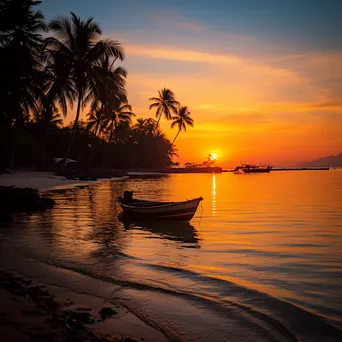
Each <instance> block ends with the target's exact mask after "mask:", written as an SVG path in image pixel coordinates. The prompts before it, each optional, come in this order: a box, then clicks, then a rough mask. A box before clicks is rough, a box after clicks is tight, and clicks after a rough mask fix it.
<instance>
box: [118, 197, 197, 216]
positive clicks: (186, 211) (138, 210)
mask: <svg viewBox="0 0 342 342" xmlns="http://www.w3.org/2000/svg"><path fill="white" fill-rule="evenodd" d="M202 200H203V198H202V197H198V198H194V199H191V200H189V201H183V202H152V201H145V200H139V199H132V200H131V201H129V202H127V201H125V200H124V197H118V198H117V202H118V203H119V205H120V206H121V208H122V210H123V211H124V213H125V214H129V215H133V216H136V217H140V218H145V219H148V218H150V219H157V220H175V221H190V220H191V219H192V218H193V216H194V215H195V212H196V210H197V207H198V205H199V204H200V202H201V201H202Z"/></svg>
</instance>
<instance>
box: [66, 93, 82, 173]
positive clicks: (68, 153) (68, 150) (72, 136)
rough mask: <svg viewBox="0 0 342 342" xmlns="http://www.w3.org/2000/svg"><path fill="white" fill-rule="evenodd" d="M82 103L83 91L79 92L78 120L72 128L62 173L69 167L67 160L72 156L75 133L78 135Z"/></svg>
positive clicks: (76, 119)
mask: <svg viewBox="0 0 342 342" xmlns="http://www.w3.org/2000/svg"><path fill="white" fill-rule="evenodd" d="M81 103H82V91H79V96H78V102H77V112H76V118H75V122H74V126H73V128H72V133H71V139H70V143H69V146H68V148H67V150H66V153H65V156H64V160H63V167H62V172H64V171H65V168H66V165H67V159H68V158H69V156H70V153H71V149H72V145H73V144H74V139H75V133H76V129H77V123H78V119H79V117H80V111H81Z"/></svg>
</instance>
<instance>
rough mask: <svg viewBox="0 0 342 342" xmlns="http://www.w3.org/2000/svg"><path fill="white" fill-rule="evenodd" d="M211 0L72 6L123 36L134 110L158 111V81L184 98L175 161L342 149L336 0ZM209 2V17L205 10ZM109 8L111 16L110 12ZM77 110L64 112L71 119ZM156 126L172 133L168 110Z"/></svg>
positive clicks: (292, 160) (279, 160)
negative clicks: (190, 123)
mask: <svg viewBox="0 0 342 342" xmlns="http://www.w3.org/2000/svg"><path fill="white" fill-rule="evenodd" d="M216 2H217V5H218V6H219V7H218V8H221V11H222V14H220V13H218V12H215V10H214V9H211V8H209V7H208V6H207V5H206V4H205V2H202V1H199V2H198V6H195V4H192V2H191V1H190V2H189V3H187V4H186V5H184V6H181V5H180V3H179V1H175V2H174V4H172V5H171V4H169V5H164V4H163V5H162V6H159V7H158V8H154V5H155V1H153V0H150V1H147V5H146V8H145V7H144V8H143V7H141V6H140V4H139V3H138V2H136V1H133V0H131V1H128V3H129V4H126V5H124V4H121V5H116V6H122V8H121V10H122V11H123V13H126V12H125V11H129V9H130V7H131V6H132V4H134V6H137V9H136V11H137V13H139V14H137V17H135V19H136V20H135V21H134V20H133V19H132V20H128V22H126V21H124V20H123V19H122V18H121V17H120V16H119V15H118V14H115V13H116V12H115V8H114V7H115V6H113V5H111V3H110V2H109V1H108V2H106V6H104V8H105V9H106V11H105V12H106V13H105V12H104V9H99V8H96V7H94V6H91V5H90V4H88V5H85V6H84V7H82V5H81V4H80V3H79V6H78V7H79V8H77V5H75V6H74V7H75V8H74V9H73V10H74V11H75V12H76V13H78V14H79V15H80V16H82V17H87V16H88V15H91V16H93V17H94V18H95V21H96V22H98V23H99V24H100V26H101V27H102V28H103V31H104V32H103V35H104V37H111V38H113V39H117V40H119V41H120V42H121V43H122V44H123V46H124V48H125V51H126V55H127V58H126V60H125V61H124V62H123V63H122V65H123V66H124V67H125V68H126V69H127V71H128V79H127V90H128V97H129V102H130V104H131V105H132V106H133V111H134V112H135V114H136V115H137V117H145V118H146V117H154V116H155V113H154V112H153V111H149V110H148V106H149V101H148V99H149V98H150V97H152V96H156V94H157V91H158V90H160V89H161V88H163V87H167V88H170V89H171V90H173V91H174V93H175V95H176V98H177V100H178V101H179V102H180V103H181V104H182V105H183V106H187V107H188V108H189V110H190V111H191V115H192V117H193V119H194V121H195V127H194V128H191V127H189V128H188V129H187V131H186V132H181V133H180V135H179V136H178V138H177V140H176V143H175V144H176V148H177V149H178V154H179V155H180V158H179V160H178V161H179V162H181V164H184V163H185V162H187V161H191V162H201V161H203V160H205V159H206V158H207V156H208V155H209V154H210V153H215V154H217V165H219V166H223V167H230V166H234V165H236V164H238V163H240V160H249V161H251V162H256V163H265V164H269V163H270V164H273V165H276V166H291V165H294V164H296V163H298V162H300V161H305V160H312V159H316V158H319V157H323V156H326V155H336V154H338V153H340V152H341V151H342V134H341V131H342V68H341V65H342V44H341V42H342V24H341V23H340V22H339V21H338V19H337V17H336V15H337V14H336V13H340V12H338V10H339V9H341V10H342V6H340V7H341V8H340V7H339V6H338V5H337V4H335V5H334V6H335V7H336V8H335V7H334V6H333V5H331V6H330V7H328V6H325V5H324V1H319V0H312V1H311V2H310V3H309V2H307V1H306V0H304V1H303V3H301V5H299V4H297V2H294V1H293V2H292V1H290V2H289V3H288V5H287V7H286V6H285V5H284V6H285V7H282V6H280V5H279V4H278V5H279V6H280V7H282V8H279V9H278V8H277V6H278V5H272V2H270V1H267V0H262V1H260V4H259V7H260V8H261V9H262V8H263V7H262V6H265V8H267V9H268V10H269V15H270V16H267V14H265V13H262V11H261V12H259V11H258V8H259V7H256V6H253V4H254V2H251V8H250V9H248V8H247V7H246V8H244V7H243V6H242V5H237V4H235V5H233V4H228V3H225V2H220V1H216ZM46 3H48V1H47V2H46ZM74 3H78V1H77V0H75V1H74ZM258 3H259V2H258ZM310 4H311V7H310V8H311V9H312V12H309V11H308V7H307V6H310ZM314 5H315V6H316V7H315V6H314ZM44 6H45V7H44ZM53 6H54V7H53ZM238 6H242V7H243V8H242V9H241V8H240V7H238ZM296 6H299V7H298V8H297V7H296ZM301 6H302V7H301ZM324 6H325V7H324ZM42 7H43V8H42V10H43V12H44V13H45V14H47V17H48V18H49V19H50V18H51V17H55V16H56V15H58V14H62V15H64V14H66V13H67V12H68V11H69V10H70V8H69V7H68V5H67V3H66V2H64V1H61V3H60V4H58V5H57V4H54V5H52V4H49V7H48V6H47V5H46V4H45V5H44V3H43V5H42ZM140 7H141V8H140ZM171 7H172V8H171ZM138 8H139V9H141V12H139V11H138ZM299 10H300V11H299ZM202 11H203V12H202ZM205 11H207V12H205ZM239 11H240V12H239ZM298 11H299V12H298ZM46 12H47V13H46ZM119 12H120V11H119ZM214 12H215V15H216V19H215V20H213V18H211V17H210V15H209V14H208V15H206V16H205V15H203V13H211V14H212V15H214V14H213V13H214ZM235 12H236V13H237V14H236V15H237V16H238V17H239V20H240V21H236V20H235V21H234V20H233V23H232V24H227V23H226V22H225V21H224V19H225V17H224V15H226V17H227V21H228V18H231V19H232V16H233V14H230V13H235ZM297 12H298V13H297ZM107 13H108V14H107ZM127 13H128V12H127ZM134 13H135V12H134ZM244 13H245V15H243V14H244ZM247 13H248V15H249V16H247ZM109 14H112V15H113V16H114V17H115V18H116V19H117V20H114V19H112V20H109ZM335 14H336V15H335ZM138 15H139V16H138ZM272 15H273V16H274V18H275V17H276V18H277V20H278V21H275V20H273V19H272V18H273V17H272ZM246 16H247V17H248V19H247V17H246ZM263 16H267V18H266V19H265V18H264V17H263ZM290 17H291V18H292V22H291V25H292V26H291V27H290V26H288V25H289V24H288V22H289V20H288V19H289V18H290ZM233 19H234V18H233ZM220 20H222V22H220V23H221V26H220V25H218V22H219V21H220ZM265 20H266V21H265ZM114 22H115V23H114ZM175 23H176V25H175ZM316 23H320V24H319V25H318V27H316V26H317V25H316ZM166 42H167V43H166ZM74 111H75V109H74V110H73V111H70V113H69V114H68V117H67V120H66V122H69V121H70V120H73V118H74ZM85 114H86V111H85V112H83V114H82V118H85ZM161 128H162V129H163V131H164V132H165V133H166V135H167V137H168V138H169V139H170V140H171V141H172V140H173V138H174V137H175V135H176V134H177V130H176V129H173V130H171V128H170V122H166V120H165V118H162V119H161Z"/></svg>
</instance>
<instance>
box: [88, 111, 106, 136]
mask: <svg viewBox="0 0 342 342" xmlns="http://www.w3.org/2000/svg"><path fill="white" fill-rule="evenodd" d="M87 117H88V120H87V130H88V131H89V132H91V133H92V135H93V137H94V138H96V137H97V136H98V134H100V133H101V132H102V131H103V127H104V125H105V119H106V118H105V116H104V113H103V112H101V111H95V112H94V111H92V112H90V113H88V114H87Z"/></svg>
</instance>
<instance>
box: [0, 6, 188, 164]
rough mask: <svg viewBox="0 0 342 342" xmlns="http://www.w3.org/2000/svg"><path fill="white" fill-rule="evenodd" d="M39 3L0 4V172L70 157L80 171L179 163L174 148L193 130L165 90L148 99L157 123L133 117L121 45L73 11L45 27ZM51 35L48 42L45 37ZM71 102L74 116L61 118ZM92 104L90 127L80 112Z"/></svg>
mask: <svg viewBox="0 0 342 342" xmlns="http://www.w3.org/2000/svg"><path fill="white" fill-rule="evenodd" d="M38 4H40V1H34V0H21V1H12V0H0V52H1V56H2V63H1V65H0V76H1V80H2V82H0V94H1V99H0V100H1V101H0V148H1V150H2V151H3V157H2V159H1V160H0V165H1V166H8V165H9V164H10V165H11V166H12V167H13V164H14V156H16V165H17V166H24V167H29V166H32V165H36V166H37V165H38V166H46V165H50V166H51V165H52V164H53V157H63V156H64V158H68V157H70V158H72V159H76V160H78V161H79V165H80V166H81V167H89V166H92V165H93V166H98V167H101V166H102V167H113V168H131V167H139V168H161V167H169V166H176V165H179V163H178V164H177V163H176V162H174V161H173V158H175V157H177V149H176V148H175V146H174V142H175V140H176V138H177V136H178V134H179V132H180V131H181V130H183V131H186V126H193V120H192V118H191V117H190V112H189V111H188V110H187V107H181V108H180V104H179V102H178V101H176V99H175V95H174V93H173V92H172V91H171V90H170V89H167V88H163V89H161V90H160V91H159V92H158V97H152V98H150V101H152V103H151V105H150V109H155V110H156V119H157V120H154V119H152V118H137V120H136V122H133V118H134V117H135V114H134V112H133V109H132V107H131V105H130V103H129V101H128V98H127V91H126V78H127V71H126V70H125V69H124V68H123V67H121V66H117V65H116V61H118V60H119V61H122V60H123V59H124V50H123V47H122V46H121V44H120V43H119V42H118V41H115V40H111V39H107V40H101V39H100V38H101V33H102V31H101V29H100V27H99V25H98V24H97V23H96V22H94V20H93V19H92V18H88V19H87V20H81V18H79V17H78V16H77V15H75V14H74V13H71V14H70V16H69V17H58V18H57V19H55V20H52V21H50V22H49V23H48V25H46V24H45V22H44V17H43V15H42V14H41V13H40V12H39V11H36V10H34V8H35V6H36V5H38ZM47 29H48V30H49V34H48V36H47V37H46V38H43V31H45V30H47ZM75 102H76V117H75V120H74V121H73V122H71V123H70V124H69V125H68V126H66V127H63V118H65V117H67V115H68V109H70V108H72V107H73V105H74V104H75ZM87 105H89V107H90V111H89V113H88V114H87V121H86V122H84V121H80V114H81V111H82V110H83V109H84V108H85V107H86V106H87ZM162 116H165V118H166V119H167V120H173V123H172V127H175V126H177V127H178V130H179V131H178V133H177V136H176V138H175V139H174V141H173V142H172V143H171V142H170V141H169V140H168V139H167V137H166V136H165V134H164V133H163V132H162V131H161V130H160V128H159V122H160V119H161V117H162Z"/></svg>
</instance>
